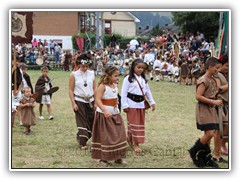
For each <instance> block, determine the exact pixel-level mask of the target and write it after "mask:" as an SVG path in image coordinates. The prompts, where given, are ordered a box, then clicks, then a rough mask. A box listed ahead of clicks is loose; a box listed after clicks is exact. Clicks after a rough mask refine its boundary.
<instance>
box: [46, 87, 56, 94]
mask: <svg viewBox="0 0 240 180" xmlns="http://www.w3.org/2000/svg"><path fill="white" fill-rule="evenodd" d="M58 89H59V87H52V88H51V89H49V90H48V92H47V94H52V93H55V92H56V91H58Z"/></svg>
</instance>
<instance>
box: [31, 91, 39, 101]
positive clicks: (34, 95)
mask: <svg viewBox="0 0 240 180" xmlns="http://www.w3.org/2000/svg"><path fill="white" fill-rule="evenodd" d="M38 96H39V93H38V92H36V93H34V94H32V98H33V99H35V100H36V99H37V97H38Z"/></svg>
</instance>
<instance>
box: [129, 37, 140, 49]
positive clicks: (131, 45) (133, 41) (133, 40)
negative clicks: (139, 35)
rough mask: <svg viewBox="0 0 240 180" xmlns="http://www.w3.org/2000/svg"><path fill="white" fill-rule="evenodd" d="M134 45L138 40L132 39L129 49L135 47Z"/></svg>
mask: <svg viewBox="0 0 240 180" xmlns="http://www.w3.org/2000/svg"><path fill="white" fill-rule="evenodd" d="M136 45H139V43H138V41H137V40H136V39H132V40H131V41H130V49H131V50H135V49H136Z"/></svg>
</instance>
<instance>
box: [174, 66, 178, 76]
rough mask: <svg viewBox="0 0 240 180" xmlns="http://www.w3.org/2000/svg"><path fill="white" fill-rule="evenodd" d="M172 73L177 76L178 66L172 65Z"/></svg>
mask: <svg viewBox="0 0 240 180" xmlns="http://www.w3.org/2000/svg"><path fill="white" fill-rule="evenodd" d="M173 74H174V75H175V76H178V75H179V68H178V67H177V66H175V67H173Z"/></svg>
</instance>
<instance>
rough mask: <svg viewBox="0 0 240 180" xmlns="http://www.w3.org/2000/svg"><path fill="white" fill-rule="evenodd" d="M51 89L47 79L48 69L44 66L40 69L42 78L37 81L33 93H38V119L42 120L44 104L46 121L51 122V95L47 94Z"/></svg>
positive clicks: (49, 81)
mask: <svg viewBox="0 0 240 180" xmlns="http://www.w3.org/2000/svg"><path fill="white" fill-rule="evenodd" d="M50 88H52V84H51V80H50V78H49V77H48V67H46V66H44V67H43V68H42V76H40V77H39V78H38V80H37V83H36V86H35V92H38V93H39V94H40V95H39V96H38V97H37V99H36V102H37V103H39V114H40V115H39V119H40V120H43V119H44V117H43V114H42V109H43V105H44V104H46V106H47V111H48V119H49V120H53V116H52V108H51V97H52V94H48V93H47V91H48V90H50Z"/></svg>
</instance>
